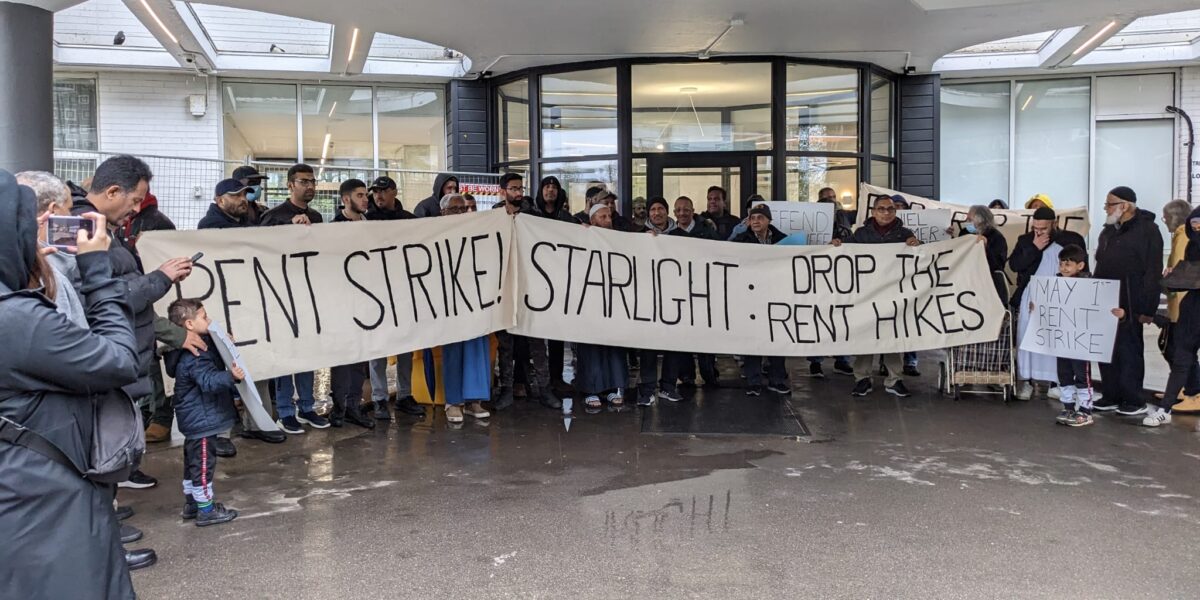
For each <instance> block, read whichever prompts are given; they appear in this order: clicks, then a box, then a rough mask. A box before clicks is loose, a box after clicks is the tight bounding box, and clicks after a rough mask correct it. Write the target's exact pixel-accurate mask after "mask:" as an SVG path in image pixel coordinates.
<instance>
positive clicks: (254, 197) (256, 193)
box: [246, 185, 263, 202]
mask: <svg viewBox="0 0 1200 600" xmlns="http://www.w3.org/2000/svg"><path fill="white" fill-rule="evenodd" d="M262 191H263V189H262V186H261V185H253V186H250V191H248V192H246V199H247V200H249V201H251V202H257V201H258V199H259V198H262Z"/></svg>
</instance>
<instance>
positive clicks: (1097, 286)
mask: <svg viewBox="0 0 1200 600" xmlns="http://www.w3.org/2000/svg"><path fill="white" fill-rule="evenodd" d="M1120 293H1121V282H1119V281H1116V280H1113V279H1087V278H1079V277H1040V276H1035V277H1033V278H1032V279H1030V281H1029V303H1030V304H1031V305H1032V309H1031V308H1030V306H1023V307H1021V309H1022V310H1032V313H1030V316H1031V318H1030V319H1029V324H1028V325H1027V326H1026V327H1027V329H1026V330H1025V336H1024V340H1023V341H1022V343H1021V350H1026V351H1028V352H1035V353H1037V354H1048V355H1050V356H1058V357H1062V358H1075V359H1079V360H1086V361H1089V362H1090V361H1096V362H1102V363H1106V362H1110V361H1111V360H1112V351H1113V344H1114V343H1115V342H1116V339H1117V318H1116V317H1115V316H1113V314H1112V309H1114V308H1117V306H1118V304H1119V302H1120Z"/></svg>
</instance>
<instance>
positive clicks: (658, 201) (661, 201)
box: [646, 196, 671, 212]
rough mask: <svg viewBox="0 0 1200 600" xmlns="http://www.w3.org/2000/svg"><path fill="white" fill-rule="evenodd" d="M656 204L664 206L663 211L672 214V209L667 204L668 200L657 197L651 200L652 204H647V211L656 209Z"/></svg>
mask: <svg viewBox="0 0 1200 600" xmlns="http://www.w3.org/2000/svg"><path fill="white" fill-rule="evenodd" d="M655 204H661V205H662V206H663V210H665V211H667V212H671V207H670V206H669V205H668V204H667V199H666V198H663V197H662V196H655V197H653V198H651V199H650V202H649V203H648V204H646V210H650V209H652V208H654V205H655Z"/></svg>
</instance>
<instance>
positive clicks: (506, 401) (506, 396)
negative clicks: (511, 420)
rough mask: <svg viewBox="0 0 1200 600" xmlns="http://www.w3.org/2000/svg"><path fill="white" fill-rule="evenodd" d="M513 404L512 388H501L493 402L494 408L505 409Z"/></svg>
mask: <svg viewBox="0 0 1200 600" xmlns="http://www.w3.org/2000/svg"><path fill="white" fill-rule="evenodd" d="M512 405H513V393H512V388H507V387H503V388H500V392H499V393H498V394H496V400H495V401H493V402H492V409H493V410H498V411H499V410H504V409H506V408H510V407H511V406H512Z"/></svg>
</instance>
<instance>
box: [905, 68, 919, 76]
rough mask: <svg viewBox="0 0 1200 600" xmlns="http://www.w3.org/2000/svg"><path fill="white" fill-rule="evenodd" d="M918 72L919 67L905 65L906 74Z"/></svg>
mask: <svg viewBox="0 0 1200 600" xmlns="http://www.w3.org/2000/svg"><path fill="white" fill-rule="evenodd" d="M916 72H917V68H916V67H904V74H905V75H912V74H913V73H916Z"/></svg>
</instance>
